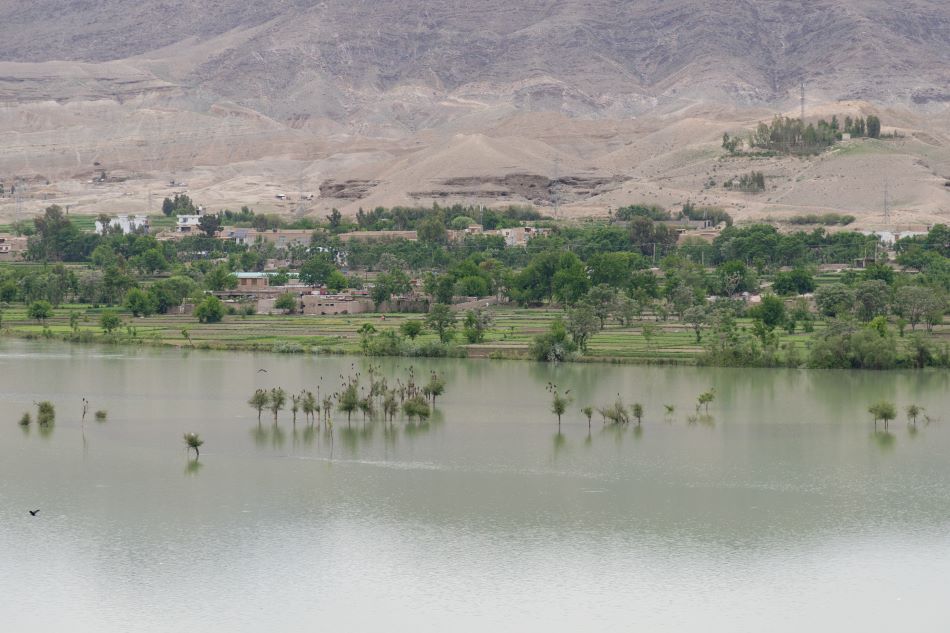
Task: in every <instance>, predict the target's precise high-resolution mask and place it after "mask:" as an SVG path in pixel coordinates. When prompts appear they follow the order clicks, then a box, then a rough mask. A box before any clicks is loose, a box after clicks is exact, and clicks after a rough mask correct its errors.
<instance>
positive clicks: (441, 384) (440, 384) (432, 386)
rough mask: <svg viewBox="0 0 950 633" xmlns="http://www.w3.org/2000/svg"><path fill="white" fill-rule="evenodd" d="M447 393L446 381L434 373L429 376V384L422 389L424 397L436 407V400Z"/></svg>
mask: <svg viewBox="0 0 950 633" xmlns="http://www.w3.org/2000/svg"><path fill="white" fill-rule="evenodd" d="M443 393H445V380H444V379H443V378H442V377H441V376H439V375H438V374H437V373H435V372H432V374H431V375H430V376H429V382H427V383H426V385H425V386H424V387H423V388H422V395H424V396H426V397H427V398H430V399H431V400H432V406H433V407H434V406H435V399H436V397H437V396H441V395H442V394H443Z"/></svg>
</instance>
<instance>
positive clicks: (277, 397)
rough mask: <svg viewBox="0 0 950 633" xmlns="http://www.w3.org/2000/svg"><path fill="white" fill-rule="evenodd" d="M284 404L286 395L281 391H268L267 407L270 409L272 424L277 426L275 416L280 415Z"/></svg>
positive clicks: (275, 388) (276, 389)
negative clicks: (272, 416)
mask: <svg viewBox="0 0 950 633" xmlns="http://www.w3.org/2000/svg"><path fill="white" fill-rule="evenodd" d="M286 403H287V393H286V392H285V391H284V390H283V389H281V388H280V387H274V388H273V389H271V390H270V399H269V400H268V406H269V407H270V412H271V413H273V414H274V424H277V414H278V413H280V410H281V409H283V408H284V405H285V404H286Z"/></svg>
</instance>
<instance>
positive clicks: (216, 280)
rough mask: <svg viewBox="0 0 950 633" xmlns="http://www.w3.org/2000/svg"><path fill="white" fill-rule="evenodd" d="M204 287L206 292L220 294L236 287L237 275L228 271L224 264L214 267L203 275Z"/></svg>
mask: <svg viewBox="0 0 950 633" xmlns="http://www.w3.org/2000/svg"><path fill="white" fill-rule="evenodd" d="M204 281H205V286H206V287H207V288H208V290H213V291H215V292H221V291H222V290H229V289H231V288H235V287H237V284H238V280H237V275H235V274H234V273H232V272H231V271H230V270H228V267H227V266H226V265H225V264H220V265H218V266H215V267H214V268H212V269H211V270H209V271H208V273H207V274H206V275H205V279H204Z"/></svg>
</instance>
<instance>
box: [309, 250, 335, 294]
mask: <svg viewBox="0 0 950 633" xmlns="http://www.w3.org/2000/svg"><path fill="white" fill-rule="evenodd" d="M335 270H336V267H335V266H334V265H333V261H332V259H331V258H330V255H329V254H328V253H318V254H316V255H314V256H313V257H311V258H310V259H308V260H307V261H306V262H304V264H303V266H301V267H300V281H302V282H303V283H305V284H307V285H310V286H320V285H322V284H323V283H325V282H326V281H327V280H328V279H329V278H330V275H331V274H332V273H333V271H335Z"/></svg>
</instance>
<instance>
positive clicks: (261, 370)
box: [257, 369, 267, 374]
mask: <svg viewBox="0 0 950 633" xmlns="http://www.w3.org/2000/svg"><path fill="white" fill-rule="evenodd" d="M261 372H264V373H265V374H266V373H267V370H266V369H258V370H257V373H261Z"/></svg>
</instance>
